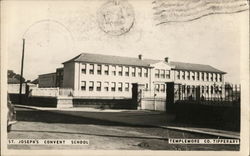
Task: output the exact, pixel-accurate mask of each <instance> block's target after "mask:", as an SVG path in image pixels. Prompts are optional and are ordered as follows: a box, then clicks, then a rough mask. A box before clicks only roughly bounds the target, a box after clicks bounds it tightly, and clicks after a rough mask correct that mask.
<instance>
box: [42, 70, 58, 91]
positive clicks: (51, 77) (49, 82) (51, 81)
mask: <svg viewBox="0 0 250 156" xmlns="http://www.w3.org/2000/svg"><path fill="white" fill-rule="evenodd" d="M38 86H39V87H41V88H46V87H55V86H56V73H50V74H43V75H39V76H38Z"/></svg>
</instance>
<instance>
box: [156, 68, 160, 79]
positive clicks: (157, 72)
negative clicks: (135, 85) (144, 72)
mask: <svg viewBox="0 0 250 156" xmlns="http://www.w3.org/2000/svg"><path fill="white" fill-rule="evenodd" d="M155 77H156V78H159V77H160V70H159V69H156V70H155Z"/></svg>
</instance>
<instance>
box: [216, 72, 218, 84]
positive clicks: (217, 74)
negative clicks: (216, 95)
mask: <svg viewBox="0 0 250 156" xmlns="http://www.w3.org/2000/svg"><path fill="white" fill-rule="evenodd" d="M215 81H216V82H217V81H218V74H215Z"/></svg>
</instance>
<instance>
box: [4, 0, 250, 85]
mask: <svg viewBox="0 0 250 156" xmlns="http://www.w3.org/2000/svg"><path fill="white" fill-rule="evenodd" d="M103 3H105V1H71V2H69V1H63V2H62V1H54V2H50V1H36V2H35V1H22V2H20V1H19V2H17V1H9V2H4V4H5V5H3V6H4V7H5V8H6V10H5V13H6V14H5V15H4V16H5V17H8V19H7V20H6V21H5V24H6V25H5V26H6V27H7V28H8V29H7V30H5V31H7V35H8V41H7V44H8V69H11V70H14V71H15V72H16V73H20V61H21V52H22V38H23V37H24V38H25V39H26V48H25V63H24V77H25V78H26V79H30V80H33V79H35V78H37V77H38V75H39V74H44V73H49V72H55V69H56V68H57V67H62V64H61V63H62V62H64V61H66V60H68V59H71V58H72V57H74V56H76V55H78V54H80V53H81V52H87V53H100V54H109V55H118V56H131V57H137V55H138V54H142V55H143V56H144V58H151V59H162V60H163V59H164V57H169V58H170V60H172V61H182V62H190V63H200V64H209V65H212V66H214V67H216V68H218V69H220V70H223V71H225V72H227V74H226V81H229V82H233V83H239V81H240V52H241V49H242V48H241V42H242V41H241V39H240V38H241V35H240V33H241V32H242V27H241V24H242V20H241V19H242V18H246V17H247V15H248V13H249V12H248V11H245V12H241V13H236V14H223V15H210V16H207V17H204V18H201V19H199V20H195V21H191V22H183V23H167V24H162V25H159V26H156V23H157V22H156V21H154V20H153V10H152V3H151V1H150V0H147V1H142V0H141V1H139V0H136V1H132V0H130V1H129V3H130V4H131V5H132V7H133V9H134V14H135V24H134V25H133V27H132V28H131V30H130V31H129V32H128V33H126V34H124V35H121V36H111V35H108V34H107V33H105V32H103V31H102V30H101V29H100V28H99V27H98V24H97V10H98V9H99V8H100V7H101V5H102V4H103Z"/></svg>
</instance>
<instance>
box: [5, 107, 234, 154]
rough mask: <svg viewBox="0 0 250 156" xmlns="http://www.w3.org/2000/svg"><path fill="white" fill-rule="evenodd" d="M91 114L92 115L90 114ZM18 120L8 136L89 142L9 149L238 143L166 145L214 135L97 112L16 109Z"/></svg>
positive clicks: (150, 147) (192, 147)
mask: <svg viewBox="0 0 250 156" xmlns="http://www.w3.org/2000/svg"><path fill="white" fill-rule="evenodd" d="M90 113H91V115H92V116H95V118H94V117H91V115H90ZM79 114H80V115H79ZM85 114H86V116H85ZM119 114H120V115H124V116H129V114H131V116H132V115H133V116H134V117H136V116H140V115H141V114H140V112H135V111H134V112H133V111H131V112H129V111H125V112H119ZM105 115H106V116H108V115H112V113H106V114H105ZM96 117H97V118H96ZM17 120H18V123H16V124H15V125H13V127H12V131H11V132H10V133H9V134H8V138H9V139H87V140H89V141H90V144H89V145H77V146H72V145H57V146H55V145H50V146H48V145H8V148H10V149H99V150H102V149H107V150H111V149H112V150H114V149H116V150H123V149H126V150H239V145H180V144H177V145H176V144H169V143H168V138H192V139H193V138H199V139H204V138H215V137H212V136H208V135H202V134H192V133H188V132H182V131H175V130H168V129H163V128H157V127H152V126H145V125H143V124H142V125H135V124H128V123H123V122H117V120H116V121H110V120H105V119H104V118H103V119H102V113H100V112H81V111H78V112H73V111H72V112H70V113H68V114H67V112H66V113H65V112H64V113H58V112H53V111H40V110H33V109H26V108H17ZM145 122H146V121H145Z"/></svg>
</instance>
